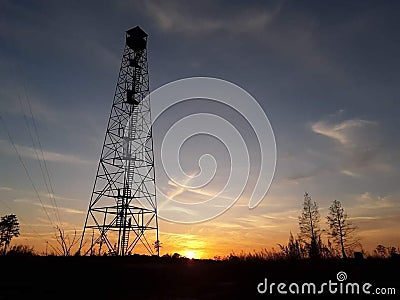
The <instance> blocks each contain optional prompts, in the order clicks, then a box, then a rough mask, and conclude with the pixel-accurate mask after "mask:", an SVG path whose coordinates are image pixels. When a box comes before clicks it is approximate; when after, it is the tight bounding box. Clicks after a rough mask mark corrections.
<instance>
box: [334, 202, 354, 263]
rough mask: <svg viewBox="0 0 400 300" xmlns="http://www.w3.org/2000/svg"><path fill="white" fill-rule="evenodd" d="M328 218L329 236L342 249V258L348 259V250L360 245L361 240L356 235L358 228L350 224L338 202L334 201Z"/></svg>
mask: <svg viewBox="0 0 400 300" xmlns="http://www.w3.org/2000/svg"><path fill="white" fill-rule="evenodd" d="M326 218H327V223H328V225H329V231H328V235H329V236H330V237H331V238H332V240H333V241H334V243H335V244H336V246H337V248H339V249H340V251H341V253H342V257H343V258H347V255H346V250H349V249H353V248H354V247H355V246H357V245H359V239H358V238H357V237H356V236H355V233H354V231H355V230H356V226H354V225H353V224H351V223H350V222H349V220H348V219H347V214H346V213H345V212H344V208H343V206H342V204H341V203H340V201H338V200H334V201H333V203H332V205H331V206H330V207H329V212H328V216H327V217H326Z"/></svg>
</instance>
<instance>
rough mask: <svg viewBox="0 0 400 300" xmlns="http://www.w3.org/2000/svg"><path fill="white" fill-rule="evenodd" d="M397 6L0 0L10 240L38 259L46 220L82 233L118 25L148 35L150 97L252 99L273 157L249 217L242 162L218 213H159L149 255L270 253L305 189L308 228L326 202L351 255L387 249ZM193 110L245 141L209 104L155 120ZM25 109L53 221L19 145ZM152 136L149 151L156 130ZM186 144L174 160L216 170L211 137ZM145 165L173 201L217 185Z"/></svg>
mask: <svg viewBox="0 0 400 300" xmlns="http://www.w3.org/2000/svg"><path fill="white" fill-rule="evenodd" d="M399 9H400V3H399V2H398V1H246V2H244V1H218V2H216V1H198V2H196V3H192V2H190V3H189V1H187V2H185V1H174V0H173V1H57V2H56V1H32V2H30V1H6V0H4V1H3V0H0V86H1V88H0V114H1V118H2V119H1V120H0V215H1V216H3V215H5V214H10V213H14V214H16V215H17V216H18V218H19V220H20V223H21V230H20V231H21V236H20V237H19V238H16V239H15V240H13V242H14V243H21V244H29V245H33V246H34V247H35V249H36V250H38V251H44V249H45V247H46V241H49V242H50V243H51V244H53V245H54V246H55V245H56V243H55V240H54V234H55V231H54V225H56V224H61V226H62V227H63V228H64V229H65V231H66V232H67V233H69V234H71V233H72V231H73V230H74V229H76V230H77V231H79V232H80V231H81V230H82V227H83V225H84V218H85V214H86V211H87V207H88V204H89V199H90V195H91V191H92V187H93V181H94V178H95V175H96V168H97V164H98V160H99V156H100V151H101V147H102V143H103V139H104V133H105V130H106V126H107V121H108V116H109V112H110V108H111V104H112V100H113V96H114V90H115V85H116V80H117V76H118V71H119V67H120V62H121V57H122V51H123V46H124V43H125V40H124V38H125V31H126V30H128V29H130V28H132V27H134V26H137V25H139V26H140V27H141V28H143V29H144V30H145V31H146V32H147V33H148V35H149V38H148V63H149V73H150V89H151V90H154V89H156V88H158V87H160V86H162V85H164V84H167V83H169V82H172V81H174V80H177V79H182V78H187V77H193V76H208V77H215V78H220V79H223V80H227V81H229V82H232V83H234V84H236V85H238V86H240V87H241V88H243V89H245V90H246V91H247V92H248V93H250V94H251V95H252V96H253V97H254V98H255V99H256V100H257V101H258V103H259V104H260V106H261V107H262V109H263V110H264V112H265V114H266V115H267V116H268V119H269V121H270V123H271V126H272V128H273V131H274V135H275V139H276V148H277V165H276V172H275V176H274V179H273V182H272V184H271V187H270V189H269V191H268V194H267V195H266V197H265V198H264V199H263V201H262V202H261V203H260V204H259V205H258V206H257V207H256V208H254V209H249V208H248V199H249V197H250V195H251V188H252V184H254V181H255V178H256V176H257V175H256V174H255V173H257V172H256V171H257V167H254V168H253V169H251V171H252V172H251V174H250V181H249V182H250V183H249V185H248V186H246V190H245V191H244V193H243V195H242V196H241V198H240V199H239V200H238V201H237V202H236V203H235V205H234V206H233V207H231V208H230V209H229V210H228V211H226V212H225V213H224V214H222V215H220V216H218V217H216V218H214V219H212V220H209V221H205V222H202V223H198V224H176V223H173V222H167V221H165V220H161V222H160V240H161V243H162V248H161V254H165V253H173V252H179V253H181V254H183V255H187V256H194V257H203V258H205V257H211V258H212V257H214V256H215V255H220V256H224V255H227V254H229V253H231V252H236V253H238V252H240V251H242V250H243V251H245V252H247V251H253V250H255V251H259V250H261V249H263V248H268V249H271V248H275V249H277V248H278V246H277V244H278V243H286V242H287V240H288V236H289V233H290V231H292V233H293V234H296V233H297V232H298V219H297V217H298V215H299V214H300V213H301V208H302V203H303V195H304V193H305V192H308V193H309V194H310V195H311V196H312V199H313V200H314V201H316V202H317V203H318V204H319V207H320V213H321V226H322V227H323V228H326V224H325V216H326V215H327V209H328V207H329V205H330V204H331V202H332V201H333V200H335V199H337V200H339V201H341V202H342V205H343V206H344V208H345V210H346V211H347V213H348V215H349V218H350V219H351V221H352V222H353V223H354V224H355V225H357V226H358V228H359V229H358V234H359V236H360V237H361V243H362V245H363V247H364V249H365V250H367V251H369V252H372V251H373V249H374V248H375V247H376V245H377V244H383V245H386V246H395V247H399V246H400V185H399V178H400V176H399V175H400V168H399V167H400V140H399V138H398V137H399V134H398V129H399V128H400V118H399V114H400V104H399V101H400V99H399V92H400V90H399V82H400V71H399V70H400V56H399V53H400V32H399V31H400V19H399V18H398V12H399ZM200 108H201V110H202V111H205V110H207V108H208V110H210V111H213V112H215V113H220V115H221V116H223V117H225V118H233V120H231V122H232V124H235V125H236V126H237V127H238V128H239V129H238V130H239V131H241V132H244V133H245V134H244V137H245V140H246V137H247V140H246V141H247V142H248V143H249V144H252V142H253V138H254V136H253V138H252V135H251V133H248V128H247V127H246V124H245V122H243V120H242V121H241V119H240V118H238V117H237V116H236V115H235V114H233V113H226V111H224V110H223V109H222V108H221V107H213V106H212V104H210V103H208V104H207V103H205V104H204V103H203V104H199V103H196V101H194V103H192V104H190V105H189V106H188V105H187V106H186V107H182V108H178V107H176V108H175V111H174V109H172V110H171V111H170V112H169V113H168V114H167V115H166V116H165V119H164V122H165V124H172V123H173V122H175V121H176V120H177V119H179V117H183V116H184V115H183V113H182V112H186V111H187V112H193V111H196V110H200ZM30 109H31V110H32V115H33V116H34V119H35V124H36V126H37V128H36V129H37V133H38V134H39V137H40V144H41V146H42V149H43V152H44V157H45V159H46V162H47V167H48V171H49V173H50V175H51V181H52V186H53V190H54V195H55V199H56V204H57V207H58V209H57V211H58V214H59V219H58V216H57V212H56V209H55V205H54V203H53V201H52V200H51V198H50V197H49V196H48V193H49V191H48V189H47V188H46V185H45V183H44V180H43V176H42V172H41V169H40V166H39V161H38V160H37V156H36V154H35V149H36V151H38V149H39V148H38V142H37V140H34V141H35V144H33V143H32V139H31V135H32V137H33V138H35V137H36V135H35V134H36V131H35V127H34V125H33V123H32V120H31V118H30V117H31V113H30ZM235 118H236V119H235ZM250 122H251V120H250ZM28 124H29V125H28ZM8 133H9V134H10V137H11V139H12V140H13V142H14V143H15V148H16V149H17V151H18V153H19V154H20V156H21V160H20V159H19V157H18V155H17V152H16V151H15V149H14V147H13V145H12V143H11V141H10V137H9V136H8ZM154 137H155V145H156V146H157V145H159V143H160V140H161V139H162V133H160V132H155V133H154ZM201 139H203V142H202V141H201ZM204 141H206V142H204ZM187 142H188V143H187V145H185V146H184V147H183V148H182V153H180V155H181V156H182V157H181V159H182V164H183V167H184V169H185V171H186V172H187V173H188V174H191V173H196V172H198V168H199V166H198V160H199V158H200V156H201V155H202V154H204V153H213V152H214V153H213V154H214V156H215V158H216V160H217V162H218V160H219V159H220V160H221V161H220V163H219V164H218V166H219V168H220V169H219V171H220V172H221V173H218V174H220V175H221V176H222V177H223V175H224V174H226V170H228V169H229V164H228V162H227V160H226V158H225V159H224V151H225V150H226V149H225V148H224V147H223V146H221V144H220V143H218V142H217V141H215V140H213V139H212V138H207V137H200V140H197V141H196V140H195V139H194V140H193V141H187ZM250 148H251V150H250V152H251V153H253V152H256V151H257V147H254V146H250ZM228 150H229V149H228ZM39 151H40V150H39ZM155 153H156V159H157V157H158V155H157V154H159V149H155ZM257 157H258V156H257V154H254V159H255V160H254V161H253V162H254V164H255V165H257ZM156 167H158V168H157V169H156V172H157V176H158V175H159V177H158V178H160V180H159V182H158V184H159V188H160V189H162V190H164V191H165V192H166V193H168V194H169V195H173V196H174V197H175V199H177V200H178V201H202V200H205V199H206V198H207V197H209V196H210V195H213V194H215V193H216V192H218V188H219V187H221V184H222V183H223V182H224V180H223V179H220V178H221V176H217V177H216V178H215V179H216V181H215V182H213V183H212V184H210V185H209V186H206V187H205V188H203V189H201V190H200V191H194V190H185V189H182V188H180V187H178V186H176V185H174V184H172V183H171V182H170V181H168V180H166V179H165V178H164V177H165V176H163V175H162V174H163V171H162V170H161V168H160V165H159V164H157V161H156ZM25 168H26V170H27V172H26V170H25ZM27 173H28V174H29V176H30V177H28V175H27ZM30 179H32V182H33V184H34V186H32V183H31V181H30ZM266 184H267V183H266ZM35 189H36V191H35ZM36 192H37V193H36ZM38 196H39V197H38ZM40 201H42V203H40ZM43 207H44V208H45V210H44V209H43ZM46 212H47V214H48V216H47V215H46ZM49 219H50V220H51V221H52V223H50V220H49Z"/></svg>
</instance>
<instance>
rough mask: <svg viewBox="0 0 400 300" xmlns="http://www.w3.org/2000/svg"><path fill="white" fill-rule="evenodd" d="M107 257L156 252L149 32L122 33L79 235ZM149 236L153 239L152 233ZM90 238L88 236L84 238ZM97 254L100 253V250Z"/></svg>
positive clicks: (156, 232) (133, 31) (82, 240)
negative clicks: (114, 80) (113, 85)
mask: <svg viewBox="0 0 400 300" xmlns="http://www.w3.org/2000/svg"><path fill="white" fill-rule="evenodd" d="M88 229H92V230H94V232H95V235H94V237H93V241H92V243H91V247H90V249H89V250H88V251H86V253H84V254H85V255H86V254H88V253H89V252H92V253H93V249H92V247H93V245H96V244H100V245H102V246H103V247H104V248H105V249H106V251H108V252H107V254H109V255H118V256H125V255H129V254H131V253H133V252H136V253H139V252H141V253H143V252H144V253H147V254H152V255H154V254H156V255H159V254H160V250H159V249H160V247H158V246H157V245H159V244H160V243H159V239H158V218H157V201H156V187H155V169H154V154H153V136H152V126H151V111H150V97H149V74H148V66H147V34H146V33H145V32H144V31H143V30H142V29H141V28H140V27H139V26H136V27H134V28H132V29H130V30H128V31H126V39H125V48H124V53H123V56H122V62H121V68H120V71H119V76H118V81H117V86H116V90H115V95H114V100H113V104H112V107H111V113H110V117H109V120H108V125H107V130H106V134H105V138H104V143H103V148H102V151H101V156H100V160H99V164H98V168H97V174H96V178H95V182H94V186H93V191H92V196H91V199H90V203H89V208H88V212H87V215H86V220H85V225H84V228H83V232H82V239H81V245H80V249H82V246H83V245H84V240H85V234H86V235H90V238H92V236H91V235H92V230H88ZM151 233H152V234H153V235H151ZM86 238H88V237H86ZM99 252H100V250H99Z"/></svg>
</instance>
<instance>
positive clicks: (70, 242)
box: [56, 226, 79, 256]
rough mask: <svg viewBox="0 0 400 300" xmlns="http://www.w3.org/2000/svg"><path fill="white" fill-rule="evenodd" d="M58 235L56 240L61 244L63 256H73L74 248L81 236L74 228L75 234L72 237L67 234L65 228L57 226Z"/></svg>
mask: <svg viewBox="0 0 400 300" xmlns="http://www.w3.org/2000/svg"><path fill="white" fill-rule="evenodd" d="M57 231H58V232H57V235H56V240H57V243H58V244H59V246H60V247H61V251H60V252H61V254H62V255H63V256H71V251H72V248H73V247H74V246H75V245H77V244H78V243H79V238H78V235H77V232H76V229H75V230H74V235H73V236H72V238H70V237H69V236H68V235H66V234H65V232H64V230H63V229H61V228H60V227H58V226H57Z"/></svg>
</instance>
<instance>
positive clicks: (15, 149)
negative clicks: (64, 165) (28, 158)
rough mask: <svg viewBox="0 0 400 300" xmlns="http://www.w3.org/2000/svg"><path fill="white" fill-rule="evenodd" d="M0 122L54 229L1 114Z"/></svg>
mask: <svg viewBox="0 0 400 300" xmlns="http://www.w3.org/2000/svg"><path fill="white" fill-rule="evenodd" d="M0 120H1V121H2V123H3V126H4V129H5V130H6V133H7V135H8V138H9V140H10V142H11V144H12V146H13V148H14V151H15V153H16V154H17V156H18V159H19V161H20V163H21V165H22V167H23V168H24V170H25V173H26V176H27V177H28V179H29V182H30V183H31V185H32V188H33V190H34V191H35V194H36V196H37V198H38V199H39V202H40V205H41V206H42V209H43V211H44V212H45V214H46V216H47V218H48V219H49V221H50V224H51V225H52V226H53V227H54V228H56V226H54V224H53V221H52V220H51V218H50V216H49V213H48V212H47V210H46V207H45V206H44V204H43V201H42V199H41V198H40V195H39V192H38V190H37V189H36V187H35V184H34V182H33V180H32V177H31V175H30V174H29V171H28V169H27V167H26V165H25V162H24V160H23V159H22V157H21V154H20V153H19V151H18V149H17V147H16V146H15V143H14V140H13V138H12V137H11V134H10V131H9V130H8V127H7V125H6V122H5V121H4V118H3V117H2V116H1V114H0Z"/></svg>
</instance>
